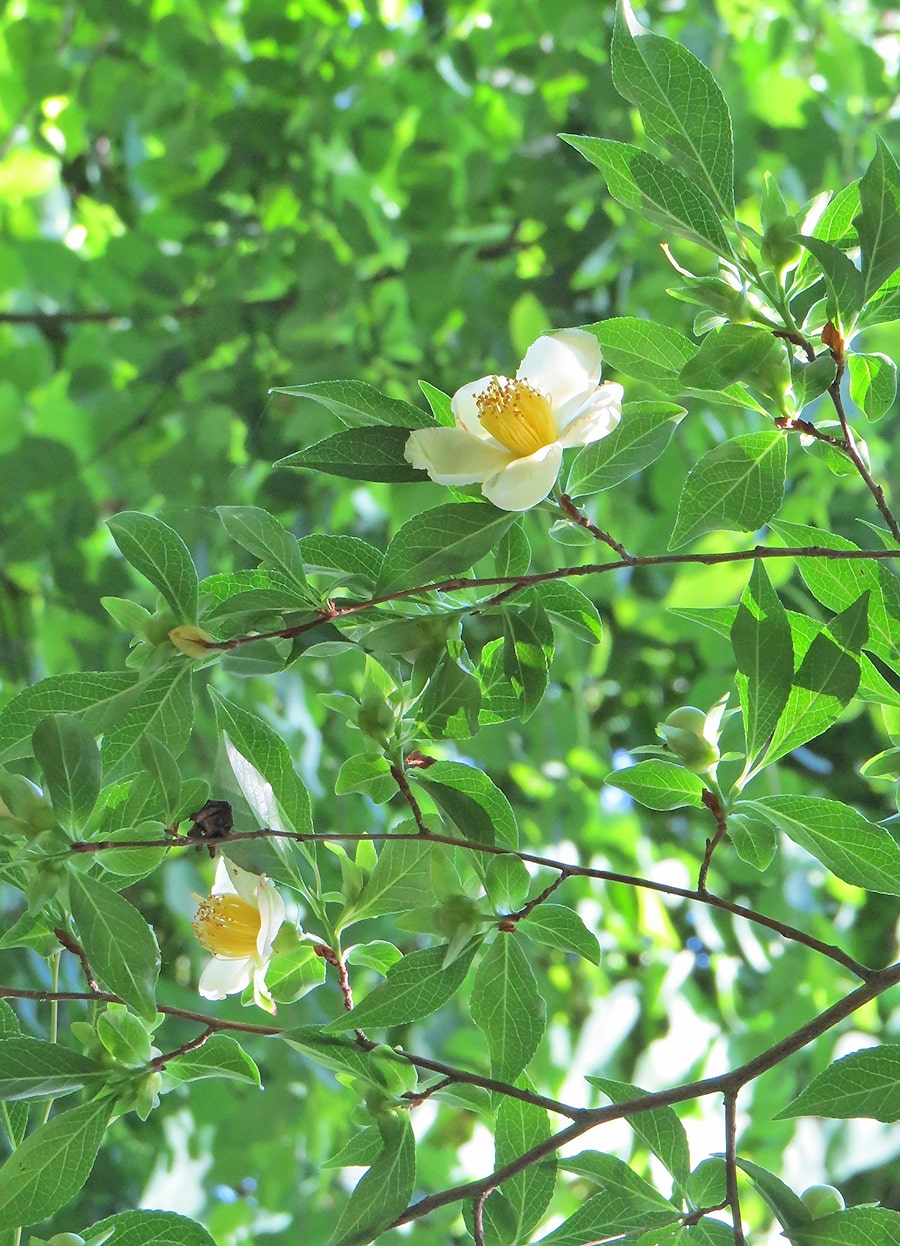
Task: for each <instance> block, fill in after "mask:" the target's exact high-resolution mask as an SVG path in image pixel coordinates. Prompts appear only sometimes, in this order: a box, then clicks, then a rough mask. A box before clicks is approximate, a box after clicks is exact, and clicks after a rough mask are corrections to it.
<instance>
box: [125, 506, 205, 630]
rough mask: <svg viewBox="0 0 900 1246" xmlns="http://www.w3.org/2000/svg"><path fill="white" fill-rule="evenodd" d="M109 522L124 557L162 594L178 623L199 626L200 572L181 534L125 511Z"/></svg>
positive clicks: (157, 520)
mask: <svg viewBox="0 0 900 1246" xmlns="http://www.w3.org/2000/svg"><path fill="white" fill-rule="evenodd" d="M106 522H107V526H108V528H109V530H110V532H111V533H112V535H113V540H114V541H115V543H116V545H118V547H119V549H120V550H121V551H122V554H123V556H124V557H125V558H126V559H127V560H128V562H130V563H131V565H132V566H133V567H134V568H135V570H137V571H140V573H141V575H143V576H146V578H147V579H148V580H149V581H150V583H151V584H152V585H153V587H154V588H156V589H158V590H159V592H160V593H161V594H162V596H163V597H164V598H165V600H166V601H167V602H168V604H169V607H170V608H171V610H172V613H173V614H174V615H175V621H176V623H196V622H197V572H196V570H195V569H194V563H193V560H192V559H191V555H190V553H189V552H188V547H187V546H186V545H185V543H184V541H182V539H181V537H180V536H179V535H178V533H177V532H175V531H174V530H173V529H172V528H170V527H169V526H168V524H164V523H163V522H162V520H161V519H157V518H156V517H155V516H153V515H142V514H141V513H140V512H139V511H122V512H121V513H120V514H118V515H115V516H114V517H113V518H112V519H108V520H107V521H106Z"/></svg>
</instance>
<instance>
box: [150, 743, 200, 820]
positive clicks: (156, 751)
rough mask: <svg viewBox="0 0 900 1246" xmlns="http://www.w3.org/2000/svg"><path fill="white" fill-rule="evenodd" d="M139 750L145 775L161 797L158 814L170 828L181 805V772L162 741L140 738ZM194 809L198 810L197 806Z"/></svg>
mask: <svg viewBox="0 0 900 1246" xmlns="http://www.w3.org/2000/svg"><path fill="white" fill-rule="evenodd" d="M139 748H140V755H141V761H142V762H143V763H144V765H145V766H146V767H147V774H148V775H149V776H150V778H151V779H152V781H153V782H154V783H155V785H156V790H157V791H158V792H159V794H160V796H161V797H162V807H161V809H159V811H158V812H160V813H161V814H162V816H163V821H164V822H165V823H166V825H167V826H170V825H171V824H172V822H173V821H174V818H175V814H176V813H177V812H178V809H179V806H180V805H181V771H180V770H179V768H178V762H177V761H176V760H175V758H174V757H173V756H172V754H171V753H170V752H169V750H168V749H167V748H166V746H165V744H163V742H162V740H157V738H156V736H154V735H144V736H142V738H141V742H140V746H139ZM194 807H195V809H197V808H200V806H199V805H195V806H194ZM154 812H157V810H154Z"/></svg>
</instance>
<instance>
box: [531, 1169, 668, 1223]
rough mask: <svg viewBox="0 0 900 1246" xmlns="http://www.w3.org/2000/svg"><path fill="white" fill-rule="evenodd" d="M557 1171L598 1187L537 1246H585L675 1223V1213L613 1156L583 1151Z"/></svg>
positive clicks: (651, 1188)
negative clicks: (631, 1230)
mask: <svg viewBox="0 0 900 1246" xmlns="http://www.w3.org/2000/svg"><path fill="white" fill-rule="evenodd" d="M560 1167H561V1168H563V1169H565V1170H566V1171H567V1172H574V1173H576V1174H578V1175H579V1176H583V1177H587V1178H588V1179H589V1180H590V1181H591V1182H592V1183H593V1184H595V1185H597V1186H599V1190H600V1192H599V1193H598V1194H594V1195H593V1196H592V1197H591V1198H589V1199H588V1200H587V1201H586V1202H585V1203H582V1205H581V1207H579V1208H578V1210H577V1211H576V1212H575V1214H574V1215H572V1216H570V1217H569V1219H568V1220H566V1221H565V1222H564V1223H563V1224H561V1225H560V1226H559V1228H558V1229H554V1231H553V1232H552V1233H550V1234H548V1236H547V1237H542V1238H541V1239H540V1244H539V1246H584V1243H585V1242H588V1241H593V1239H594V1238H600V1239H604V1238H607V1237H615V1236H618V1235H619V1234H624V1233H627V1232H628V1231H629V1229H643V1230H647V1229H649V1228H651V1227H657V1228H659V1227H661V1226H662V1225H664V1224H672V1223H674V1222H676V1221H677V1220H678V1218H679V1217H678V1210H677V1208H676V1207H674V1206H673V1204H672V1203H670V1202H669V1200H668V1199H666V1198H663V1196H662V1195H661V1194H660V1193H658V1192H657V1191H656V1190H654V1188H653V1186H652V1185H649V1184H648V1183H647V1182H646V1181H644V1180H643V1179H642V1178H641V1177H639V1176H638V1175H637V1173H636V1172H633V1171H632V1170H631V1168H629V1166H628V1165H627V1164H626V1163H624V1162H623V1161H622V1160H620V1159H617V1158H616V1157H615V1156H614V1155H601V1154H599V1153H598V1152H596V1151H582V1153H581V1154H580V1155H573V1156H570V1157H566V1158H563V1159H561V1160H560Z"/></svg>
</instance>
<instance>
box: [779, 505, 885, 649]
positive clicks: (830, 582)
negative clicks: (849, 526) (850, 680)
mask: <svg viewBox="0 0 900 1246" xmlns="http://www.w3.org/2000/svg"><path fill="white" fill-rule="evenodd" d="M772 528H773V529H774V531H775V532H777V533H778V535H779V536H780V537H781V539H782V540H783V541H784V542H785V544H786V545H800V546H803V545H812V546H819V547H824V548H825V549H837V550H857V549H859V548H860V547H859V546H858V545H855V544H854V543H853V541H848V540H846V538H844V537H840V536H836V535H835V534H834V533H833V532H826V531H824V530H823V529H821V528H813V527H810V526H808V525H806V524H796V523H785V522H784V521H783V520H780V519H777V520H774V521H773V523H772ZM797 566H798V569H799V571H800V574H801V576H802V577H803V580H804V583H805V584H806V587H807V588H808V589H809V591H810V592H811V593H812V595H813V596H814V597H815V598H816V600H817V601H820V602H821V603H822V605H823V606H827V607H828V609H829V610H846V609H847V608H848V607H849V606H852V605H853V603H854V602H856V601H858V600H859V599H860V597H862V596H863V594H864V593H866V592H868V593H869V595H870V596H869V614H868V618H869V638H868V641H867V642H866V648H867V649H869V650H870V651H871V652H872V653H874V654H876V655H877V656H878V657H879V658H883V659H884V660H885V661H886V662H888V663H889V664H890V665H891V666H893V667H900V583H898V582H897V578H896V576H894V575H892V573H891V572H890V571H889V570H888V569H887V567H885V566H883V565H882V564H881V563H878V562H875V561H874V560H873V561H871V562H866V561H863V560H860V561H858V562H855V561H850V560H843V561H840V560H838V559H834V558H828V557H822V558H800V559H798V560H797Z"/></svg>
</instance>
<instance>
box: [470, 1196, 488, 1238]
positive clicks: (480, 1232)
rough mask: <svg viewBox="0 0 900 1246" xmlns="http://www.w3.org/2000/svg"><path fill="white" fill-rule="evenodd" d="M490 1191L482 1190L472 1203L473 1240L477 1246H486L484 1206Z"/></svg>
mask: <svg viewBox="0 0 900 1246" xmlns="http://www.w3.org/2000/svg"><path fill="white" fill-rule="evenodd" d="M490 1193H491V1191H490V1190H482V1192H481V1193H480V1194H478V1195H476V1197H475V1199H474V1201H473V1203H472V1238H473V1241H474V1242H475V1246H484V1205H485V1203H486V1202H487V1198H488V1195H489V1194H490Z"/></svg>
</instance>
